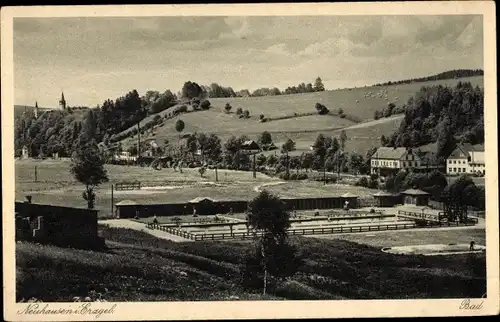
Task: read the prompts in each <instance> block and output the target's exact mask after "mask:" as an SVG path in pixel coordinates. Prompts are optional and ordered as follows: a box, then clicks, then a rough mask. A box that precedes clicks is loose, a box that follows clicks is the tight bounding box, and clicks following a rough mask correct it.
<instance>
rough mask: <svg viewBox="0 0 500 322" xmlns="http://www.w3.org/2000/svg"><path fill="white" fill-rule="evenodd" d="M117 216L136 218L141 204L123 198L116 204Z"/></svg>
mask: <svg viewBox="0 0 500 322" xmlns="http://www.w3.org/2000/svg"><path fill="white" fill-rule="evenodd" d="M115 206H116V218H134V217H135V216H139V204H138V203H137V202H135V201H133V200H122V201H120V202H118V203H117V204H116V205H115Z"/></svg>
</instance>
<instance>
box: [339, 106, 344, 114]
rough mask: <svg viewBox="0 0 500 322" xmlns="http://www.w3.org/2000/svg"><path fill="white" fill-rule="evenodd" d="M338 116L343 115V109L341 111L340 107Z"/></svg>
mask: <svg viewBox="0 0 500 322" xmlns="http://www.w3.org/2000/svg"><path fill="white" fill-rule="evenodd" d="M338 114H339V115H340V116H342V115H344V109H343V108H342V107H341V108H339V112H338Z"/></svg>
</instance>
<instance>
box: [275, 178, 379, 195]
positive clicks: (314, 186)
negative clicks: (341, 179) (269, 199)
mask: <svg viewBox="0 0 500 322" xmlns="http://www.w3.org/2000/svg"><path fill="white" fill-rule="evenodd" d="M266 189H267V190H269V191H271V192H273V193H276V194H278V195H279V196H281V197H286V198H292V197H300V198H308V197H310V198H316V197H318V198H319V197H331V196H341V195H343V194H345V193H351V194H355V195H358V196H359V197H370V196H371V195H372V194H373V193H376V192H377V190H375V189H368V188H364V187H356V186H351V185H345V184H326V185H325V184H324V183H322V182H317V181H293V182H291V181H289V182H286V183H283V184H279V185H272V186H268V187H266Z"/></svg>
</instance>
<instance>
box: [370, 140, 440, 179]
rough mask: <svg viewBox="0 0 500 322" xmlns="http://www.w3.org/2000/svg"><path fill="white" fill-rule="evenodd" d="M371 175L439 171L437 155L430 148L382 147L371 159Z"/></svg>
mask: <svg viewBox="0 0 500 322" xmlns="http://www.w3.org/2000/svg"><path fill="white" fill-rule="evenodd" d="M370 165H371V173H373V174H380V175H382V176H386V175H389V174H396V173H397V172H399V171H400V170H406V171H408V170H412V171H418V172H427V171H431V170H433V169H439V164H438V163H437V157H436V153H435V151H434V150H433V148H432V147H430V146H423V147H417V148H414V149H411V148H404V147H380V148H378V150H377V151H376V152H375V153H374V154H373V155H372V157H371V159H370Z"/></svg>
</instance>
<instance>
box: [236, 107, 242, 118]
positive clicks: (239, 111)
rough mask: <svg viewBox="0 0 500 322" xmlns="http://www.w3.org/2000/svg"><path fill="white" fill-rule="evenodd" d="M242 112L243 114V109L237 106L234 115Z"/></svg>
mask: <svg viewBox="0 0 500 322" xmlns="http://www.w3.org/2000/svg"><path fill="white" fill-rule="evenodd" d="M242 114H243V109H242V108H241V107H238V108H237V109H236V115H238V116H240V115H242Z"/></svg>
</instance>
